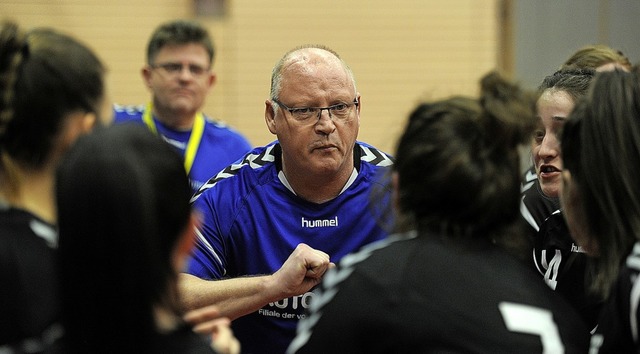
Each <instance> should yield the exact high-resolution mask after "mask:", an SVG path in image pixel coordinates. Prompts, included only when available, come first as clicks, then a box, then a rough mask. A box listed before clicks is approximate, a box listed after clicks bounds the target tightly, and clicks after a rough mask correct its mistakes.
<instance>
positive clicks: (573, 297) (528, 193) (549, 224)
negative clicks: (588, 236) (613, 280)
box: [520, 167, 602, 329]
mask: <svg viewBox="0 0 640 354" xmlns="http://www.w3.org/2000/svg"><path fill="white" fill-rule="evenodd" d="M520 211H521V215H522V217H523V218H524V219H525V220H526V221H527V223H528V224H529V226H531V228H530V229H529V230H530V231H531V235H532V236H531V237H533V247H534V248H533V264H534V265H535V268H536V269H537V271H538V273H539V274H540V275H541V276H542V277H543V278H544V281H545V282H546V283H547V285H549V287H550V288H551V289H553V290H555V291H557V292H559V293H560V294H562V295H563V296H564V297H565V298H566V299H567V301H568V302H569V303H570V304H571V305H572V306H574V307H575V308H576V309H577V310H578V312H579V313H580V315H581V316H582V317H583V319H584V320H585V322H586V323H587V325H588V326H589V327H590V328H591V329H593V328H594V327H595V326H596V325H597V318H598V315H599V313H600V309H601V307H602V299H601V298H600V297H598V296H596V295H594V294H591V293H590V292H589V291H588V284H590V282H591V279H590V278H589V273H588V272H587V270H586V265H587V262H588V257H587V255H586V254H585V253H584V252H583V251H582V249H581V248H580V247H579V246H578V245H577V244H576V243H575V242H574V241H573V239H572V238H571V235H570V233H569V229H568V227H567V224H566V222H565V220H564V217H563V215H562V211H561V210H560V202H559V200H558V198H551V197H548V196H546V195H544V193H542V189H541V188H540V183H539V181H538V179H537V177H536V175H535V170H534V169H533V167H532V168H531V169H530V170H529V171H527V173H526V174H525V177H524V183H523V185H522V204H521V209H520Z"/></svg>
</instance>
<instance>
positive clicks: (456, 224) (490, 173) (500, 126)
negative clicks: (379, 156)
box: [394, 72, 536, 237]
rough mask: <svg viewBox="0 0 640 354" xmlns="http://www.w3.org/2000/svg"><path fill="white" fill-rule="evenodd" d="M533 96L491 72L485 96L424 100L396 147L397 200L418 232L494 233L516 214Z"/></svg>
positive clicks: (531, 124)
mask: <svg viewBox="0 0 640 354" xmlns="http://www.w3.org/2000/svg"><path fill="white" fill-rule="evenodd" d="M534 103H535V97H534V95H533V94H532V93H530V92H528V91H525V90H522V89H521V88H519V87H518V86H517V85H515V84H513V83H511V82H509V81H507V80H506V79H504V78H503V77H501V76H500V75H499V74H497V73H495V72H493V73H490V74H488V75H486V76H485V77H483V78H482V80H481V94H480V99H479V100H476V99H472V98H467V97H452V98H449V99H445V100H441V101H436V102H433V103H423V104H421V105H419V106H418V107H417V108H416V109H415V110H414V111H413V112H412V113H411V115H410V116H409V122H408V124H407V127H406V129H405V131H404V133H403V135H402V136H401V138H400V140H399V142H398V146H397V152H396V162H395V165H394V166H395V170H396V171H397V172H398V175H399V186H398V187H399V188H398V189H399V195H398V205H399V209H400V212H401V214H403V215H404V216H407V215H408V216H410V218H411V219H412V221H413V223H414V224H415V227H417V228H418V230H419V231H421V233H425V232H426V233H437V234H440V235H445V236H457V237H458V236H459V237H467V236H472V235H478V234H481V235H486V236H487V237H494V236H493V234H495V233H496V232H497V231H498V230H501V229H504V228H505V227H508V226H510V225H512V224H513V223H514V222H515V221H516V220H517V218H518V210H519V209H518V201H519V183H520V180H519V174H520V167H519V166H520V162H519V155H518V151H517V146H518V145H519V144H521V143H524V142H525V141H526V140H527V139H528V137H529V136H530V132H531V131H532V129H533V127H534V126H535V123H536V120H535V113H534V112H535V111H534Z"/></svg>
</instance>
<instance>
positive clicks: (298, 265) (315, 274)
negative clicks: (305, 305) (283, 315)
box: [271, 243, 335, 299]
mask: <svg viewBox="0 0 640 354" xmlns="http://www.w3.org/2000/svg"><path fill="white" fill-rule="evenodd" d="M334 266H335V264H333V263H331V262H330V261H329V255H328V254H326V253H324V252H322V251H319V250H316V249H313V248H311V247H309V246H307V245H306V244H304V243H301V244H299V245H298V246H297V247H296V249H295V250H293V252H292V253H291V255H289V258H287V260H286V261H285V262H284V264H283V265H282V267H280V269H278V271H277V272H275V273H274V274H273V275H272V276H271V277H272V280H273V286H274V287H275V289H280V295H279V296H278V297H279V298H281V299H284V298H287V297H291V296H296V295H301V294H304V293H305V292H307V291H309V290H311V288H313V287H314V286H316V285H317V284H319V283H320V281H321V280H322V276H323V275H324V273H325V272H326V271H327V270H328V269H329V268H332V267H334Z"/></svg>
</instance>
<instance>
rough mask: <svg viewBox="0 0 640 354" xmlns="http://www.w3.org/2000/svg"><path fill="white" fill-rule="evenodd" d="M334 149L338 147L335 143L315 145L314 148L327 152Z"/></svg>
mask: <svg viewBox="0 0 640 354" xmlns="http://www.w3.org/2000/svg"><path fill="white" fill-rule="evenodd" d="M333 149H337V147H336V146H335V145H318V146H314V147H313V149H312V150H314V151H322V152H326V151H330V150H333Z"/></svg>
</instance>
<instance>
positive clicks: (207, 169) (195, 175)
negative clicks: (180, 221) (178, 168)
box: [114, 105, 251, 192]
mask: <svg viewBox="0 0 640 354" xmlns="http://www.w3.org/2000/svg"><path fill="white" fill-rule="evenodd" d="M144 110H145V106H119V105H115V106H114V122H115V123H125V122H135V123H138V124H145V123H144V121H143V119H142V117H143V114H144ZM153 120H154V122H155V126H156V129H157V132H158V134H160V136H161V137H162V138H163V139H164V140H165V141H166V142H168V143H169V144H171V145H172V146H174V147H175V148H176V149H177V150H178V151H179V152H180V153H181V154H182V156H185V150H186V148H187V143H188V141H189V138H190V136H191V130H186V131H177V130H174V129H171V128H169V127H167V126H166V125H164V124H162V123H161V122H160V121H158V120H157V119H155V117H154V118H153ZM249 150H251V145H250V144H249V141H248V140H247V139H246V138H245V137H244V136H242V135H241V134H240V133H238V132H237V131H235V130H233V129H231V128H229V127H228V126H226V125H225V124H223V123H221V122H218V121H214V120H212V119H211V118H209V117H205V125H204V131H203V135H202V138H201V139H200V144H199V145H198V149H197V151H196V154H195V158H194V161H193V165H192V166H191V169H190V171H189V182H190V183H191V188H192V189H193V191H194V192H195V191H197V190H198V188H200V186H201V185H202V184H204V182H205V181H207V180H209V179H210V178H211V177H213V176H215V175H216V174H217V173H218V172H220V171H221V170H222V169H223V168H225V167H226V166H228V165H229V164H231V163H233V162H234V161H236V160H238V159H239V158H241V157H242V156H243V155H244V154H246V153H247V152H248V151H249Z"/></svg>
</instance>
